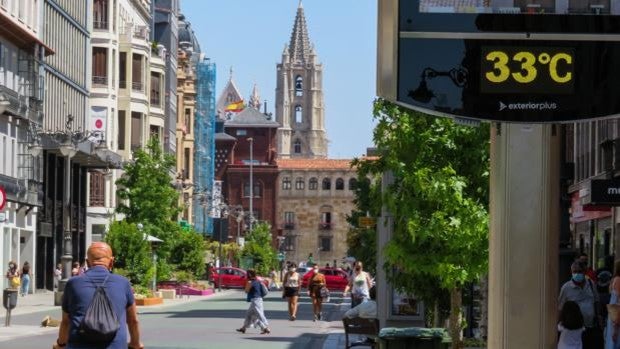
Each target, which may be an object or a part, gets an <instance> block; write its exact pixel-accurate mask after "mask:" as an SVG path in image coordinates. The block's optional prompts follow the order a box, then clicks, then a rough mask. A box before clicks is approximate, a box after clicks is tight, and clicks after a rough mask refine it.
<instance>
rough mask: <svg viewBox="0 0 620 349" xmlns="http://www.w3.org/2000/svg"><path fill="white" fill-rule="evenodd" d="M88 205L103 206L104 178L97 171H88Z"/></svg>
mask: <svg viewBox="0 0 620 349" xmlns="http://www.w3.org/2000/svg"><path fill="white" fill-rule="evenodd" d="M90 206H93V207H103V206H105V180H104V178H103V173H101V172H99V171H93V172H91V173H90Z"/></svg>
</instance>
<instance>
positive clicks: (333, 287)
mask: <svg viewBox="0 0 620 349" xmlns="http://www.w3.org/2000/svg"><path fill="white" fill-rule="evenodd" d="M319 272H320V273H321V274H323V275H325V283H326V286H327V288H328V289H329V290H330V291H344V289H345V287H347V285H348V284H349V276H348V275H347V273H346V272H345V271H344V270H342V269H340V268H319ZM313 276H314V271H312V270H310V271H309V272H307V273H306V274H305V275H304V276H303V278H302V279H301V287H304V288H308V281H310V278H312V277H313Z"/></svg>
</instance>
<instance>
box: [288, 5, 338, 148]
mask: <svg viewBox="0 0 620 349" xmlns="http://www.w3.org/2000/svg"><path fill="white" fill-rule="evenodd" d="M276 121H277V122H278V123H279V124H280V128H279V129H278V134H277V143H278V157H279V158H281V159H289V158H307V159H315V158H326V157H327V133H326V132H325V115H324V105H323V65H322V64H320V63H319V62H318V59H317V56H316V53H315V51H314V46H313V45H312V44H311V43H310V39H309V37H308V28H307V27H306V18H305V16H304V9H303V6H302V4H301V1H300V2H299V7H298V8H297V15H296V16H295V24H294V25H293V33H292V34H291V41H290V43H289V44H288V45H286V46H285V47H284V52H283V53H282V62H281V63H280V64H278V66H277V86H276Z"/></svg>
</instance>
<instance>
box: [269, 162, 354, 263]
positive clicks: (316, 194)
mask: <svg viewBox="0 0 620 349" xmlns="http://www.w3.org/2000/svg"><path fill="white" fill-rule="evenodd" d="M350 162H351V161H350V160H334V159H279V160H278V170H279V173H280V175H279V179H278V201H277V202H278V204H277V207H278V208H277V216H278V221H279V225H278V230H279V233H280V234H281V236H283V237H284V239H282V244H281V246H280V250H281V251H283V252H285V253H286V257H285V258H286V260H291V261H295V262H299V261H306V260H307V259H308V256H309V255H310V254H312V256H313V259H314V262H316V263H319V264H320V265H323V264H325V263H330V264H331V265H333V264H332V263H334V262H338V264H339V263H340V261H341V260H342V259H343V258H344V257H346V254H347V248H348V247H347V241H346V238H347V231H348V230H349V224H348V223H347V221H346V218H347V215H349V214H351V211H352V210H353V209H354V207H355V205H354V204H353V199H354V198H355V188H356V187H357V179H356V173H355V171H354V170H352V169H351V165H350Z"/></svg>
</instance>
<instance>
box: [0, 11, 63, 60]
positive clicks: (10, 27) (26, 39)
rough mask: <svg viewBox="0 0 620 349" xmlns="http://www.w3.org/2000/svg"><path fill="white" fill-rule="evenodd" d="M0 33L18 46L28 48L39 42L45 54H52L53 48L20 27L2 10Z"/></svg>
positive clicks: (0, 14)
mask: <svg viewBox="0 0 620 349" xmlns="http://www.w3.org/2000/svg"><path fill="white" fill-rule="evenodd" d="M0 35H1V36H3V37H5V38H7V39H9V40H10V41H11V42H13V43H15V44H17V46H19V47H20V48H23V49H28V48H31V47H33V46H34V45H35V44H39V45H41V46H43V47H44V48H45V55H46V56H49V55H52V54H54V50H52V49H51V48H50V47H48V46H47V45H45V44H44V43H43V41H41V40H40V39H39V38H38V37H37V36H36V35H34V34H33V33H32V32H30V31H28V30H26V29H24V28H22V27H21V26H20V25H18V24H17V23H15V22H14V21H13V20H12V19H11V18H10V17H9V16H8V15H7V14H6V13H5V12H2V11H0Z"/></svg>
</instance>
